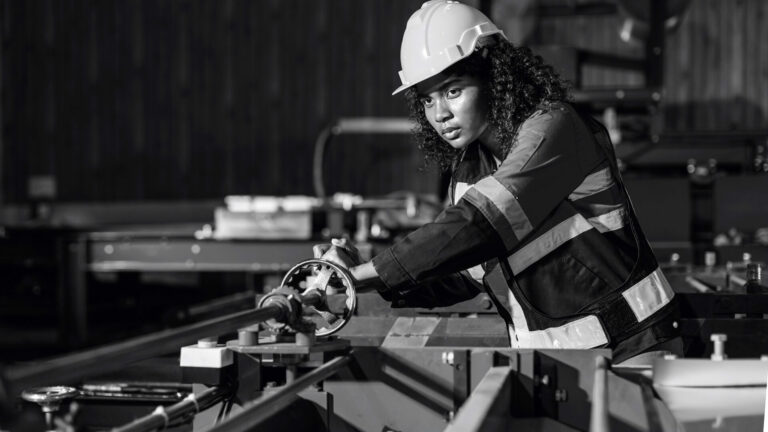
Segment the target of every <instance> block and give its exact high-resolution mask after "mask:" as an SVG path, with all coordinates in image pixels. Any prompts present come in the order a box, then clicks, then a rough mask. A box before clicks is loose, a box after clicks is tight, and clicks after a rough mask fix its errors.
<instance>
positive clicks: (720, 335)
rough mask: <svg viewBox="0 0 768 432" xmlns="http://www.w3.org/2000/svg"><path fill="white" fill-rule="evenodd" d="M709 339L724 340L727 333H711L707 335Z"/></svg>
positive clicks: (726, 337)
mask: <svg viewBox="0 0 768 432" xmlns="http://www.w3.org/2000/svg"><path fill="white" fill-rule="evenodd" d="M709 340H711V341H712V342H725V341H727V340H728V335H726V334H724V333H712V335H710V336H709Z"/></svg>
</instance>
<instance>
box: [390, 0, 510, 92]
mask: <svg viewBox="0 0 768 432" xmlns="http://www.w3.org/2000/svg"><path fill="white" fill-rule="evenodd" d="M494 34H498V35H500V36H501V37H503V38H505V39H506V36H505V35H504V32H503V31H501V30H499V28H498V27H496V25H495V24H494V23H492V22H491V20H490V19H488V17H486V16H485V15H483V13H482V12H480V11H479V10H477V9H475V8H473V7H470V6H467V5H465V4H462V3H459V2H457V1H452V0H430V1H428V2H426V3H424V4H423V5H421V8H420V9H419V10H417V11H416V12H414V13H413V15H411V17H410V18H409V19H408V24H407V25H406V27H405V33H403V43H402V45H400V64H401V66H402V68H403V69H402V70H401V71H400V80H401V81H402V82H403V85H401V86H400V87H398V88H397V89H396V90H395V91H394V92H393V93H392V94H393V95H394V94H397V93H400V92H401V91H403V90H405V89H407V88H408V87H411V86H412V85H415V84H418V83H419V82H421V81H424V80H425V79H427V78H430V77H432V76H434V75H436V74H438V73H440V72H442V71H443V70H445V69H446V68H447V67H448V66H450V65H452V64H454V63H456V62H458V61H459V60H461V59H463V58H465V57H468V56H469V55H470V54H472V51H474V49H475V47H476V46H477V42H478V41H479V40H480V39H482V38H483V37H486V36H490V35H494Z"/></svg>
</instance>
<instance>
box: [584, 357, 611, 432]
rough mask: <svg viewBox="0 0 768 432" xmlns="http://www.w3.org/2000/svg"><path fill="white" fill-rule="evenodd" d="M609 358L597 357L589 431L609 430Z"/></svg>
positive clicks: (600, 431) (604, 431) (606, 431)
mask: <svg viewBox="0 0 768 432" xmlns="http://www.w3.org/2000/svg"><path fill="white" fill-rule="evenodd" d="M609 430H610V429H609V428H608V360H606V358H605V357H603V356H599V357H597V358H596V359H595V380H594V383H593V386H592V411H591V415H590V420H589V432H608V431H609Z"/></svg>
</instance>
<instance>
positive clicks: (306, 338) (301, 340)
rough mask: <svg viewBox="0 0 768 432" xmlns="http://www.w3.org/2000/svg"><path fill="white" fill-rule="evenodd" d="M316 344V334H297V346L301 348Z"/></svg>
mask: <svg viewBox="0 0 768 432" xmlns="http://www.w3.org/2000/svg"><path fill="white" fill-rule="evenodd" d="M314 344H315V334H314V333H304V332H298V333H296V345H299V346H312V345H314Z"/></svg>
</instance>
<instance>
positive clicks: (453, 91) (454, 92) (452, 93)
mask: <svg viewBox="0 0 768 432" xmlns="http://www.w3.org/2000/svg"><path fill="white" fill-rule="evenodd" d="M445 94H446V96H447V97H448V99H454V98H457V97H459V95H461V89H460V88H459V87H452V88H449V89H448V91H447V92H445Z"/></svg>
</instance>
